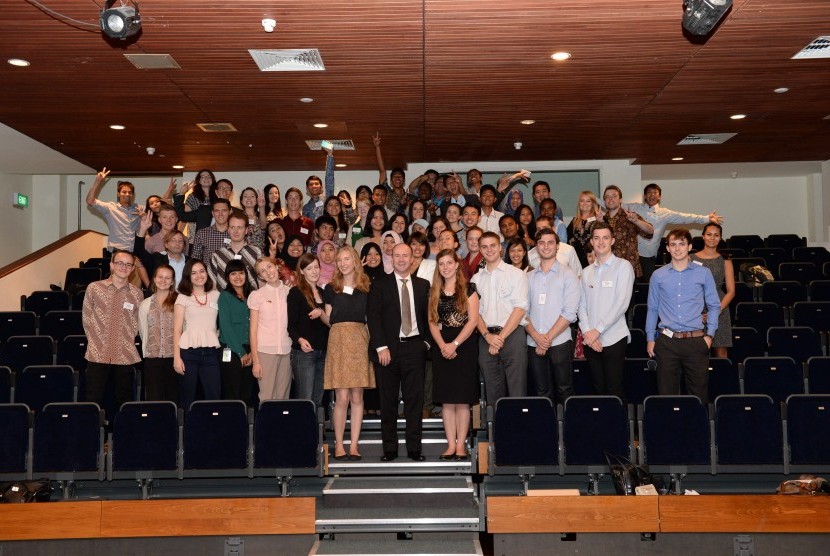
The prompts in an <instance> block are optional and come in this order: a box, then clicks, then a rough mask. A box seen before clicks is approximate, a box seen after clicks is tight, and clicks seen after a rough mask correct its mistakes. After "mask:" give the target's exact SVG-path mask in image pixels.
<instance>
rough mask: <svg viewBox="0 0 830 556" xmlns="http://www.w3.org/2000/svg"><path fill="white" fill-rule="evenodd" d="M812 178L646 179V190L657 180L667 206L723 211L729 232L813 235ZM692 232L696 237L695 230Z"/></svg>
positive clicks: (664, 203)
mask: <svg viewBox="0 0 830 556" xmlns="http://www.w3.org/2000/svg"><path fill="white" fill-rule="evenodd" d="M808 181H810V180H808V177H807V176H801V177H777V178H740V177H739V178H735V179H732V178H711V179H695V180H661V179H652V180H648V181H643V182H642V184H641V189H640V198H642V187H645V186H646V185H647V184H648V183H651V182H655V183H658V184H659V185H660V187H661V188H662V190H663V200H662V202H661V205H662V206H664V207H666V208H670V209H673V210H677V211H681V212H691V213H697V214H709V213H710V212H711V211H713V210H717V211H718V214H721V215H723V217H724V218H725V222H724V226H723V231H724V236H726V237H729V236H731V235H737V234H758V235H761V236H766V235H769V234H784V233H792V234H798V235H800V236H805V237H806V236H810V231H811V230H810V226H809V222H808V214H809V212H810V210H811V209H810V206H809V203H808V199H809V196H808ZM692 235H695V234H694V233H693V234H692Z"/></svg>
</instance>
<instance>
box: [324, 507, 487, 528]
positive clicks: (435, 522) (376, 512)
mask: <svg viewBox="0 0 830 556" xmlns="http://www.w3.org/2000/svg"><path fill="white" fill-rule="evenodd" d="M315 526H316V530H317V533H340V532H343V533H348V532H370V533H371V532H384V531H478V530H479V528H480V519H479V513H478V507H477V506H476V504H475V503H474V502H473V501H472V500H470V501H469V503H468V505H467V506H466V507H451V508H445V507H438V508H436V507H403V508H389V507H385V508H329V507H325V506H323V505H321V504H320V505H318V507H317V520H316V522H315Z"/></svg>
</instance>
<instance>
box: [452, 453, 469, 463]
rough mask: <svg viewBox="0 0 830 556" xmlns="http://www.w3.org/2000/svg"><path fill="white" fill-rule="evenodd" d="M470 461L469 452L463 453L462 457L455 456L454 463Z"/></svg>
mask: <svg viewBox="0 0 830 556" xmlns="http://www.w3.org/2000/svg"><path fill="white" fill-rule="evenodd" d="M468 459H470V452H465V453H464V454H463V455H456V456H455V461H467V460H468Z"/></svg>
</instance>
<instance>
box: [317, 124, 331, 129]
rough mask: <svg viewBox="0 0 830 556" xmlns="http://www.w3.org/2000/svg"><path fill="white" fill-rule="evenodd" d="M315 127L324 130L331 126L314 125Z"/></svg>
mask: <svg viewBox="0 0 830 556" xmlns="http://www.w3.org/2000/svg"><path fill="white" fill-rule="evenodd" d="M314 127H316V128H319V129H323V128H325V127H329V124H314Z"/></svg>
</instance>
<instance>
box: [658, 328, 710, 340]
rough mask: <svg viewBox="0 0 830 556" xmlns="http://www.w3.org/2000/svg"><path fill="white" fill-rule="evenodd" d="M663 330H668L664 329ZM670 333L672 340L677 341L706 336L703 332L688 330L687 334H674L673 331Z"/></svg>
mask: <svg viewBox="0 0 830 556" xmlns="http://www.w3.org/2000/svg"><path fill="white" fill-rule="evenodd" d="M663 330H670V329H666V328H664V329H663ZM661 332H662V331H661ZM671 332H672V338H676V339H678V340H686V339H688V338H701V337H703V336H705V335H706V333H705V332H704V331H703V330H689V331H688V332H675V331H674V330H672V331H671Z"/></svg>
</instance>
